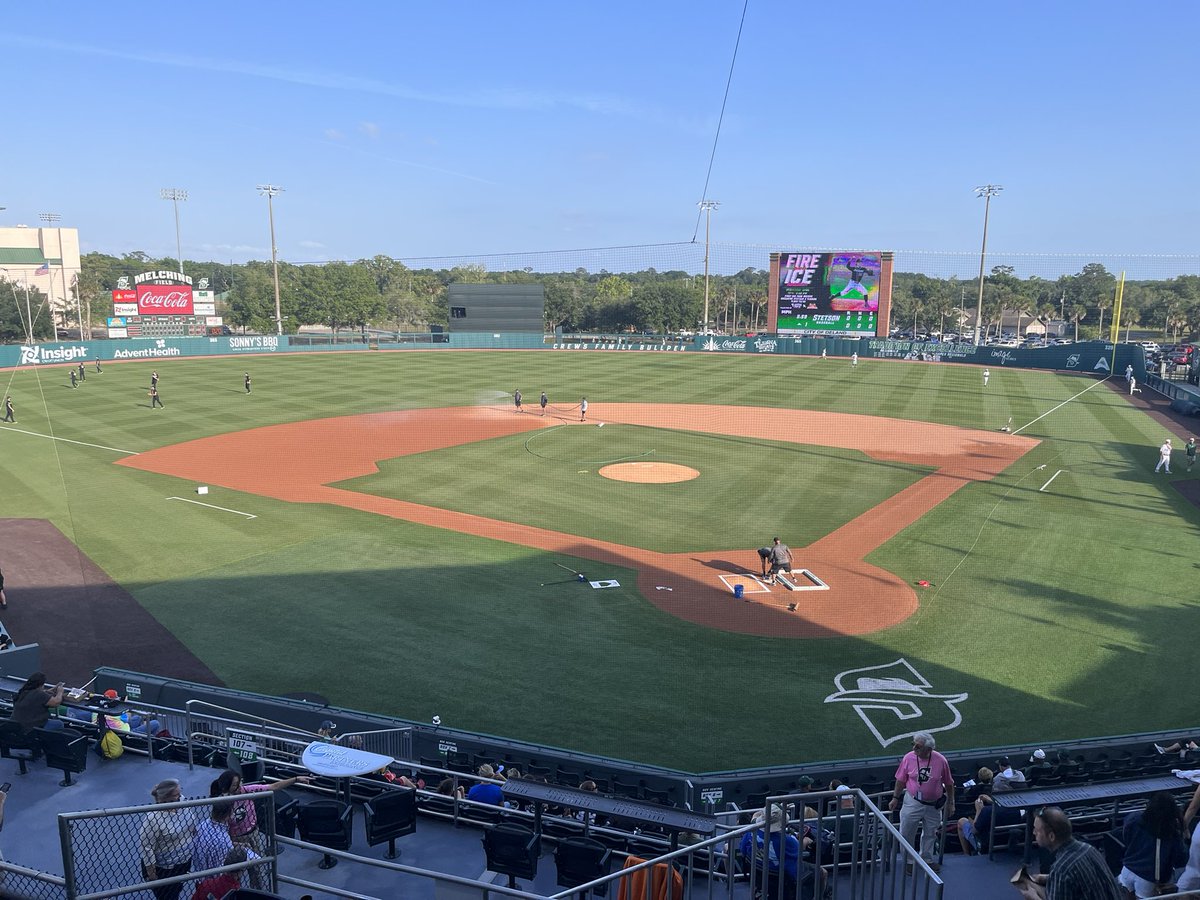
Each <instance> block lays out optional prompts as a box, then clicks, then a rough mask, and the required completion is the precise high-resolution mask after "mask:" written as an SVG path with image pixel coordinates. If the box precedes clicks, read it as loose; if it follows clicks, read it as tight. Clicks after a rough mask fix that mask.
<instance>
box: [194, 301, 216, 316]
mask: <svg viewBox="0 0 1200 900" xmlns="http://www.w3.org/2000/svg"><path fill="white" fill-rule="evenodd" d="M192 309H193V311H194V315H197V316H215V315H216V314H217V304H215V303H200V302H198V301H197V302H196V303H194V304H192Z"/></svg>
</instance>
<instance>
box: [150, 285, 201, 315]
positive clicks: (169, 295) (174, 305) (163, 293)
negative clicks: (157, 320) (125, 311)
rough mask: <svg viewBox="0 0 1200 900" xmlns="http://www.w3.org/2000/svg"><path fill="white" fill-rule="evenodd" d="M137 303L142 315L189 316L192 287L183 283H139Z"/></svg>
mask: <svg viewBox="0 0 1200 900" xmlns="http://www.w3.org/2000/svg"><path fill="white" fill-rule="evenodd" d="M137 305H138V315H142V316H190V315H192V314H193V313H192V289H191V288H190V287H189V286H188V285H183V284H139V285H138V286H137Z"/></svg>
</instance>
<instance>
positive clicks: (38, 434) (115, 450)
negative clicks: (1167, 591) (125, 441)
mask: <svg viewBox="0 0 1200 900" xmlns="http://www.w3.org/2000/svg"><path fill="white" fill-rule="evenodd" d="M4 430H5V431H15V432H17V434H28V435H32V436H33V437H40V438H47V439H48V440H51V441H66V442H67V443H68V444H78V445H79V446H80V447H95V448H96V449H97V450H111V451H112V452H113V453H128V454H129V455H130V456H137V455H138V453H139V451H137V450H122V449H121V448H120V447H105V446H104V445H103V444H89V443H88V442H87V441H73V440H71V439H70V438H65V437H58V436H57V435H53V434H42V433H41V432H40V431H26V430H25V429H24V428H5V429H4Z"/></svg>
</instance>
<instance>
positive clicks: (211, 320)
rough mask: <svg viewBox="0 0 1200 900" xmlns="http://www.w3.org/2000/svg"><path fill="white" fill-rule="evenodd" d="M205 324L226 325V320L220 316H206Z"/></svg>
mask: <svg viewBox="0 0 1200 900" xmlns="http://www.w3.org/2000/svg"><path fill="white" fill-rule="evenodd" d="M204 324H205V325H207V326H213V325H224V324H225V320H224V319H222V318H221V317H220V316H205V317H204Z"/></svg>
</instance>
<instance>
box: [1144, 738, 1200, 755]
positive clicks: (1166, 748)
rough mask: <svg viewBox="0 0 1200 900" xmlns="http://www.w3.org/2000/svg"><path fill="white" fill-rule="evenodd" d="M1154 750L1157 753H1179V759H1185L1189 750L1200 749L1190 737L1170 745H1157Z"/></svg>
mask: <svg viewBox="0 0 1200 900" xmlns="http://www.w3.org/2000/svg"><path fill="white" fill-rule="evenodd" d="M1154 749H1155V751H1156V752H1157V753H1178V754H1179V758H1180V759H1183V758H1184V757H1185V756H1187V754H1188V751H1189V750H1200V747H1197V745H1196V742H1195V741H1194V740H1192V739H1191V738H1190V737H1182V738H1180V739H1179V740H1177V741H1175V742H1173V743H1170V744H1155V745H1154Z"/></svg>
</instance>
